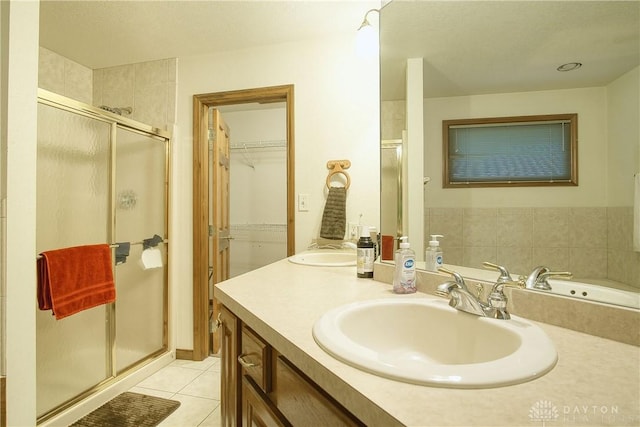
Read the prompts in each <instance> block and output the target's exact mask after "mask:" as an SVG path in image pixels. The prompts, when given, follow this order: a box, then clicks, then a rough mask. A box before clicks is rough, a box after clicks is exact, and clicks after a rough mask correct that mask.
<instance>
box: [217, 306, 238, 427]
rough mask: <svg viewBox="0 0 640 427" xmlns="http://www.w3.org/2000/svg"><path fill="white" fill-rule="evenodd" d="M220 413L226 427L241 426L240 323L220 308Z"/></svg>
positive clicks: (231, 314)
mask: <svg viewBox="0 0 640 427" xmlns="http://www.w3.org/2000/svg"><path fill="white" fill-rule="evenodd" d="M219 327H220V359H221V363H222V372H221V383H220V398H221V401H220V412H221V414H222V425H223V426H224V427H237V426H238V425H240V421H241V417H240V415H241V414H240V411H241V410H242V407H241V405H240V400H239V399H240V381H239V376H238V373H239V367H238V356H239V354H240V339H239V338H240V321H239V319H238V318H237V317H236V316H234V315H233V313H231V312H230V311H229V310H227V309H226V308H225V307H221V308H220V325H219Z"/></svg>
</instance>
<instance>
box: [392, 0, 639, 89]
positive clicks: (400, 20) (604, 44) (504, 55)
mask: <svg viewBox="0 0 640 427" xmlns="http://www.w3.org/2000/svg"><path fill="white" fill-rule="evenodd" d="M380 19H381V29H380V37H381V47H380V49H381V56H382V69H381V78H382V79H383V82H384V83H383V85H382V98H383V99H387V100H389V99H403V98H404V90H405V89H404V87H405V78H404V73H405V68H406V67H405V63H406V58H419V57H422V58H424V82H425V83H424V88H425V96H427V97H440V96H456V95H468V94H482V93H498V92H520V91H531V90H545V89H562V88H572V87H590V86H603V85H606V84H607V83H609V82H611V81H613V80H615V79H616V78H618V77H620V76H621V75H622V74H624V73H625V72H627V71H629V70H631V69H633V68H635V67H637V66H638V64H639V63H640V2H638V1H576V0H568V1H567V0H565V1H415V2H409V1H397V0H396V1H393V2H391V3H390V4H389V5H387V6H385V7H384V8H383V10H382V16H381V18H380ZM567 62H581V63H582V64H583V66H582V67H581V68H580V69H578V70H576V71H572V72H558V71H556V68H557V67H558V66H559V65H561V64H564V63H567Z"/></svg>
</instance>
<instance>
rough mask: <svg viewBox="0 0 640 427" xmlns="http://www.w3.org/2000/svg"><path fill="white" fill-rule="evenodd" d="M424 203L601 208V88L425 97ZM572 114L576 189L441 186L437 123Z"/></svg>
mask: <svg viewBox="0 0 640 427" xmlns="http://www.w3.org/2000/svg"><path fill="white" fill-rule="evenodd" d="M424 110H425V111H424V113H425V169H424V174H425V176H430V177H431V178H432V181H431V183H429V184H428V186H427V188H426V191H425V203H426V205H427V206H429V207H431V208H435V207H475V208H479V207H485V208H496V207H541V206H553V207H583V206H598V207H604V206H606V205H607V194H606V190H607V186H606V182H607V165H606V161H604V159H606V158H607V116H606V111H607V105H606V89H605V88H600V87H598V88H586V89H570V90H558V91H543V92H523V93H507V94H495V95H477V96H465V97H452V98H432V99H425V109H424ZM561 113H577V114H578V169H579V186H577V187H553V188H549V187H530V188H526V189H523V188H521V187H515V188H482V189H466V188H455V189H444V188H442V120H446V119H464V118H476V117H505V116H520V115H535V114H561Z"/></svg>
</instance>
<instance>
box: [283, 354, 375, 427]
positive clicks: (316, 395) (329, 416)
mask: <svg viewBox="0 0 640 427" xmlns="http://www.w3.org/2000/svg"><path fill="white" fill-rule="evenodd" d="M275 378H276V379H275V384H274V392H273V393H272V395H271V398H272V400H274V401H275V403H276V407H277V408H278V409H279V410H280V412H282V414H283V415H284V416H285V417H286V418H287V420H289V422H290V423H291V424H293V425H294V426H319V425H321V426H323V427H329V426H363V425H364V424H362V423H361V422H360V421H358V419H357V418H355V417H354V416H353V415H352V414H351V413H350V412H348V411H347V410H346V409H345V408H344V407H342V405H340V404H339V403H338V402H336V401H335V400H334V399H333V398H332V397H331V396H329V395H328V394H326V393H325V392H323V391H322V390H321V389H320V388H319V387H318V386H317V385H316V384H315V383H313V382H312V381H311V380H310V379H308V378H307V377H306V376H305V375H304V374H303V373H302V372H300V371H299V370H298V369H297V368H296V367H295V366H293V364H291V362H289V361H288V360H287V359H285V358H284V357H282V356H278V357H277V359H276V373H275Z"/></svg>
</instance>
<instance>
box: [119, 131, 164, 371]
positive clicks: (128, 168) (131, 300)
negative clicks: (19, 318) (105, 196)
mask: <svg viewBox="0 0 640 427" xmlns="http://www.w3.org/2000/svg"><path fill="white" fill-rule="evenodd" d="M167 178H168V177H167V142H166V140H164V139H160V138H155V137H152V136H149V135H145V134H142V133H138V132H135V131H132V130H128V129H125V128H120V127H118V129H117V132H116V170H115V186H116V187H115V188H116V189H115V194H116V200H115V230H116V242H131V243H137V242H141V241H143V240H144V239H149V238H152V237H153V236H154V235H159V236H160V237H162V238H163V239H164V238H165V237H166V236H165V231H166V221H167V218H166V211H167V209H166V206H167ZM157 248H158V249H160V251H162V261H163V262H162V264H163V266H162V267H161V268H151V269H146V270H145V269H144V268H143V266H142V263H141V261H140V259H141V254H142V250H143V247H142V245H139V244H136V245H132V246H131V250H130V254H129V257H128V258H127V261H126V262H125V263H124V264H120V265H117V266H116V269H115V271H116V293H117V300H116V345H115V348H116V370H117V372H118V373H120V372H122V371H123V370H125V369H127V368H128V367H129V366H131V365H133V364H135V363H136V362H138V361H140V360H142V359H144V358H146V357H148V356H149V355H151V354H153V353H155V352H158V351H161V350H163V349H164V348H166V342H164V336H165V334H164V330H165V328H166V327H167V313H166V311H165V308H164V307H166V304H165V299H166V298H167V296H166V294H165V289H166V287H165V283H166V280H167V268H166V265H167V252H166V246H165V245H164V244H162V243H161V244H159V245H158V246H157Z"/></svg>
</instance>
